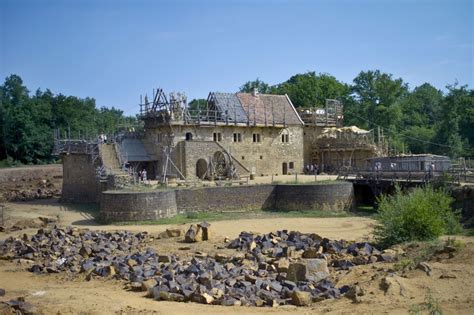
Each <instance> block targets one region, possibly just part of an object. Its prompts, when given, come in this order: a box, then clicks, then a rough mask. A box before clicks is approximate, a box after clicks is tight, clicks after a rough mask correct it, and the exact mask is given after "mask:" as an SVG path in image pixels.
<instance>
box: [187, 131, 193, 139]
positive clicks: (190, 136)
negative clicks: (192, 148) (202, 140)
mask: <svg viewBox="0 0 474 315" xmlns="http://www.w3.org/2000/svg"><path fill="white" fill-rule="evenodd" d="M190 140H193V134H192V133H191V132H186V141H190Z"/></svg>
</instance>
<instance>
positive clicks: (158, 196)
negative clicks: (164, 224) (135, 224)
mask: <svg viewBox="0 0 474 315" xmlns="http://www.w3.org/2000/svg"><path fill="white" fill-rule="evenodd" d="M177 214H178V207H177V206H176V191H174V190H161V191H160V190H158V191H151V192H124V191H120V190H117V191H106V192H103V193H102V197H101V200H100V219H101V220H102V221H104V222H113V221H142V220H157V219H161V218H170V217H173V216H175V215H177Z"/></svg>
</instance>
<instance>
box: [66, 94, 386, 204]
mask: <svg viewBox="0 0 474 315" xmlns="http://www.w3.org/2000/svg"><path fill="white" fill-rule="evenodd" d="M139 117H140V119H141V120H142V121H143V125H144V129H143V131H140V132H136V131H135V132H125V133H122V134H119V135H117V136H116V137H114V139H110V137H109V141H108V142H107V143H97V142H95V143H94V142H92V143H91V142H80V141H79V142H71V141H68V142H64V143H63V144H62V145H61V143H59V145H58V146H57V147H58V154H60V155H61V157H62V159H63V164H64V187H63V198H65V199H68V198H67V196H68V195H70V196H74V198H72V199H75V200H78V199H79V200H95V201H97V198H99V197H98V196H99V195H100V194H99V193H98V191H103V190H104V189H107V188H111V187H117V186H120V182H121V181H127V180H128V179H127V178H128V177H129V174H128V172H127V169H128V170H134V171H135V172H136V171H140V170H146V172H147V179H150V180H159V181H162V182H169V181H174V180H177V181H180V180H185V181H200V180H215V179H219V180H221V179H239V178H242V177H247V176H248V177H250V178H253V177H255V176H262V175H281V174H283V175H284V174H296V173H304V172H305V171H307V170H308V169H309V167H308V166H310V165H312V166H313V168H311V169H312V170H314V169H317V170H318V172H325V173H333V172H337V171H338V170H341V169H344V168H359V169H361V168H365V166H366V162H367V159H368V158H370V157H374V156H378V155H380V153H381V152H380V150H379V147H380V146H378V145H377V144H376V143H375V141H374V134H373V131H372V130H371V131H367V130H362V129H359V128H357V127H355V126H352V127H344V126H343V119H344V117H343V106H342V104H341V103H340V102H339V101H337V100H326V104H325V105H324V106H322V107H320V108H318V107H312V108H298V109H296V108H295V107H294V106H293V104H292V102H291V100H290V98H289V97H288V95H269V94H260V93H258V91H257V90H255V91H254V92H253V93H219V92H211V93H209V96H208V98H207V102H206V103H205V106H201V107H197V108H196V107H190V106H189V105H188V103H187V100H186V97H185V96H184V94H180V93H171V94H170V95H166V94H165V93H164V92H163V90H161V89H158V90H157V91H156V92H154V93H153V98H152V100H151V101H149V100H148V99H147V97H145V99H144V100H143V101H141V104H140V115H139ZM97 178H99V179H100V181H101V182H102V186H104V185H105V186H106V187H102V188H100V187H99V186H100V185H99V186H98V185H94V181H96V180H97ZM68 191H70V193H68ZM78 196H79V197H78ZM81 196H82V197H81Z"/></svg>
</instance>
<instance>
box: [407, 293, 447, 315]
mask: <svg viewBox="0 0 474 315" xmlns="http://www.w3.org/2000/svg"><path fill="white" fill-rule="evenodd" d="M409 313H410V314H411V315H418V314H425V313H427V314H429V315H442V314H443V310H442V309H441V306H440V305H439V300H438V299H437V298H435V297H434V296H433V294H432V292H431V290H430V289H428V291H427V292H426V295H425V302H424V303H421V304H412V305H411V306H410V309H409Z"/></svg>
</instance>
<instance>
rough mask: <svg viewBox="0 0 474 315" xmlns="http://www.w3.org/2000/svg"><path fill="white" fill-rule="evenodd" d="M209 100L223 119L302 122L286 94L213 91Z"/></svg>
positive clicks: (286, 122) (254, 122)
mask: <svg viewBox="0 0 474 315" xmlns="http://www.w3.org/2000/svg"><path fill="white" fill-rule="evenodd" d="M209 100H210V102H211V103H212V104H213V105H214V106H216V108H217V110H218V111H219V112H220V118H221V119H222V120H225V121H229V122H237V123H247V122H249V123H250V124H251V125H252V124H257V125H264V124H266V125H272V124H276V125H283V124H286V125H302V124H303V122H302V121H301V119H300V117H299V115H298V114H297V113H296V111H295V108H294V107H293V104H291V101H290V99H289V98H288V97H287V96H286V95H271V94H257V95H256V96H254V95H253V94H251V93H236V94H234V93H218V92H214V93H210V95H209Z"/></svg>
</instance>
